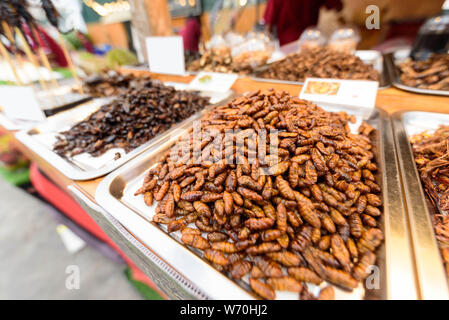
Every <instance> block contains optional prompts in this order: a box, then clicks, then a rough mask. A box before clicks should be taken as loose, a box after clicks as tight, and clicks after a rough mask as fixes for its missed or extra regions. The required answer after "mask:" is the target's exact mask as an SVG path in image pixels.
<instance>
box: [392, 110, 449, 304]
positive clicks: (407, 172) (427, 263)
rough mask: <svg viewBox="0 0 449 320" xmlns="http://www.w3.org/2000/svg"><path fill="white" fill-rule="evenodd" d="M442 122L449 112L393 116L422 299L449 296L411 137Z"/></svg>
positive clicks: (406, 113) (405, 113)
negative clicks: (410, 140) (411, 144)
mask: <svg viewBox="0 0 449 320" xmlns="http://www.w3.org/2000/svg"><path fill="white" fill-rule="evenodd" d="M440 124H449V114H441V113H432V112H416V111H415V112H405V111H404V112H399V113H395V114H394V115H393V127H394V133H395V142H396V147H397V152H398V155H399V157H398V158H399V164H400V168H401V174H402V182H403V188H404V193H405V199H406V203H407V209H408V216H409V221H410V229H411V238H412V241H413V249H414V256H415V260H416V262H415V264H416V272H417V278H418V282H419V288H420V291H421V298H423V299H449V289H448V284H447V278H446V274H445V272H444V268H443V261H442V259H441V256H440V251H439V248H438V244H437V241H436V239H435V235H434V231H433V226H432V223H431V220H430V212H432V211H433V210H435V209H434V208H432V207H429V206H428V202H427V201H426V195H425V194H424V191H423V188H422V186H421V180H420V178H419V174H418V170H417V169H416V166H415V161H414V157H413V153H412V149H411V146H410V143H409V137H410V136H411V135H414V134H417V133H420V132H422V131H424V130H432V129H433V130H434V129H436V128H437V127H438V125H440ZM429 205H430V204H429Z"/></svg>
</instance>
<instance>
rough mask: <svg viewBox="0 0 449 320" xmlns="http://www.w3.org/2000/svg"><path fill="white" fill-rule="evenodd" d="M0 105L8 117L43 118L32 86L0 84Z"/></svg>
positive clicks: (20, 118) (35, 119)
mask: <svg viewBox="0 0 449 320" xmlns="http://www.w3.org/2000/svg"><path fill="white" fill-rule="evenodd" d="M0 107H1V108H2V109H3V112H4V114H5V115H6V117H8V118H9V119H17V120H31V121H42V120H45V115H44V112H43V111H42V109H41V107H40V105H39V102H38V100H37V97H36V94H35V92H34V90H33V88H32V87H28V86H0Z"/></svg>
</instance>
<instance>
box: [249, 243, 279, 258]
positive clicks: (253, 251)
mask: <svg viewBox="0 0 449 320" xmlns="http://www.w3.org/2000/svg"><path fill="white" fill-rule="evenodd" d="M280 250H281V245H280V244H279V243H276V242H263V243H261V244H259V245H255V246H250V247H248V248H247V249H246V253H248V254H250V255H257V254H264V253H267V252H275V251H280Z"/></svg>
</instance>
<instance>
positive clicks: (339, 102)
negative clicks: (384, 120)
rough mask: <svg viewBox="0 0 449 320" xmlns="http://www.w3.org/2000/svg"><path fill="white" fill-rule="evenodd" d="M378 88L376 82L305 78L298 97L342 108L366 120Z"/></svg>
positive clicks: (372, 108)
mask: <svg viewBox="0 0 449 320" xmlns="http://www.w3.org/2000/svg"><path fill="white" fill-rule="evenodd" d="M378 87H379V82H377V81H367V80H340V79H323V78H307V79H306V81H305V83H304V85H303V87H302V89H301V93H300V94H299V97H300V98H301V99H305V100H309V101H313V102H315V103H317V104H319V105H323V106H326V105H329V106H337V107H343V108H345V109H348V111H350V112H351V111H352V112H354V113H356V114H358V115H361V116H362V117H363V118H364V119H367V118H369V116H370V115H371V114H372V112H373V110H374V107H375V104H376V96H377V88H378Z"/></svg>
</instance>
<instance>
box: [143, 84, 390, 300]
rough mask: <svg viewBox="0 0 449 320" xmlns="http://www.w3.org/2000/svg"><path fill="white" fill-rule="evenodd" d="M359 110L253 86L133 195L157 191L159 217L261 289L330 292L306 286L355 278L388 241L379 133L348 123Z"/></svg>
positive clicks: (175, 150) (208, 119)
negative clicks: (382, 221)
mask: <svg viewBox="0 0 449 320" xmlns="http://www.w3.org/2000/svg"><path fill="white" fill-rule="evenodd" d="M354 120H355V119H354V118H353V117H351V116H349V115H348V114H346V113H345V112H340V113H331V112H327V111H325V110H323V109H322V108H320V107H318V106H316V105H315V104H313V103H310V102H308V101H304V100H300V99H299V98H297V97H294V96H290V95H289V94H287V93H286V92H282V91H274V90H268V91H263V92H262V91H256V92H252V93H250V94H247V95H245V96H242V97H239V98H237V99H234V100H233V101H232V102H230V103H228V104H227V105H223V106H220V107H216V108H214V109H213V110H212V111H210V112H208V113H206V115H205V116H204V117H203V118H202V119H201V121H200V123H198V124H196V125H195V126H194V128H192V129H191V130H190V131H189V133H188V134H186V135H184V136H183V137H182V138H181V139H180V140H179V141H178V142H177V143H176V145H175V146H173V147H172V148H171V150H169V151H168V152H167V153H166V154H163V155H161V157H162V158H161V160H160V162H159V163H157V164H156V165H155V166H154V167H152V168H151V169H150V170H149V172H148V174H147V175H146V176H145V178H144V182H143V185H142V187H141V188H139V189H138V190H137V191H136V193H135V194H136V195H141V196H142V195H143V196H144V198H145V197H147V195H152V196H151V197H150V198H151V199H153V198H154V199H155V200H156V201H158V202H157V204H155V205H156V208H155V215H154V218H153V221H154V222H156V223H158V224H160V225H161V226H163V225H167V231H168V232H171V231H173V230H181V233H182V238H181V241H182V242H183V243H184V244H186V245H188V246H190V247H191V248H192V249H193V250H198V249H199V250H198V251H197V253H199V254H202V255H203V256H204V258H205V259H206V260H208V261H209V262H210V263H211V264H212V266H214V267H215V268H217V269H218V270H219V271H221V272H223V273H225V274H226V275H228V276H229V277H231V278H233V279H235V280H236V281H237V280H238V281H243V282H246V283H249V286H250V287H251V288H252V290H253V291H254V292H255V293H257V294H258V295H259V296H260V297H262V298H266V299H274V298H275V297H276V291H284V290H285V291H292V292H295V293H297V294H298V297H300V298H303V299H306V298H307V299H317V298H320V299H330V298H332V297H333V295H334V294H333V290H332V289H325V290H324V291H323V292H322V294H320V296H319V297H316V296H314V295H313V294H312V293H311V292H309V291H308V286H311V285H320V284H322V285H323V286H324V282H325V281H327V282H329V283H332V284H334V285H336V286H339V287H341V288H343V289H345V290H352V289H355V288H356V287H358V286H359V284H360V281H362V280H363V279H364V278H366V277H367V276H368V273H369V269H368V268H369V267H370V266H371V265H373V264H374V263H375V259H376V255H375V251H376V249H377V248H378V246H379V245H380V244H381V243H382V241H383V233H382V231H381V229H380V225H379V222H378V221H377V219H378V218H379V216H380V215H381V210H380V207H381V206H382V200H381V197H380V195H379V193H380V187H379V185H378V184H377V181H376V178H375V176H376V171H377V165H376V161H375V158H374V152H373V144H372V142H371V139H372V138H373V136H374V135H375V134H376V132H375V130H374V129H373V128H372V127H371V126H370V125H368V124H363V125H362V126H361V127H360V129H359V133H351V131H350V128H349V122H353V121H354ZM364 216H366V218H363V217H364ZM193 230H195V231H193ZM186 234H188V235H186ZM309 289H310V288H309Z"/></svg>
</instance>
